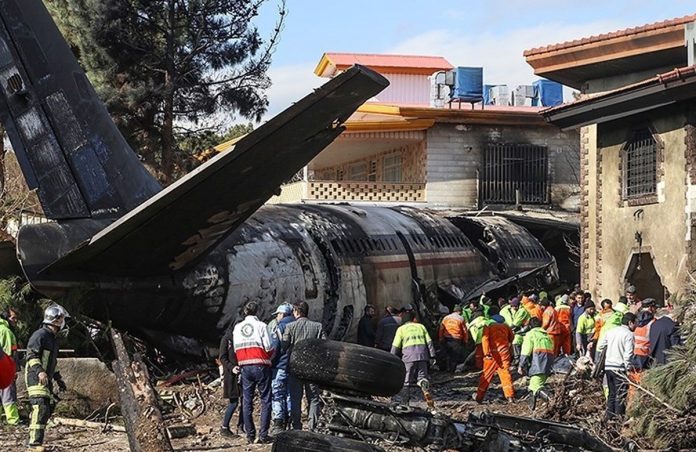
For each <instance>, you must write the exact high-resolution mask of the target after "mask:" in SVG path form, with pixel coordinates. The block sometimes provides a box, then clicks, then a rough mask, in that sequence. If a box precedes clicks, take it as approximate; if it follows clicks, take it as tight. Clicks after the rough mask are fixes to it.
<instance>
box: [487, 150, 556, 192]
mask: <svg viewBox="0 0 696 452" xmlns="http://www.w3.org/2000/svg"><path fill="white" fill-rule="evenodd" d="M482 173H483V174H481V198H482V200H483V202H486V203H494V204H495V203H500V204H514V203H515V202H516V193H517V191H518V190H519V192H520V198H521V199H520V201H521V202H522V203H525V204H546V203H548V202H549V196H548V150H547V148H546V147H545V146H535V145H533V144H502V143H490V144H489V145H488V147H487V148H486V151H485V152H484V154H483V171H482Z"/></svg>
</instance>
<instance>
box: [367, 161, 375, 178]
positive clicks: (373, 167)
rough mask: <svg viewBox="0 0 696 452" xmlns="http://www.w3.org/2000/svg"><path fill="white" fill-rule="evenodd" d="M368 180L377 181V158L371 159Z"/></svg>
mask: <svg viewBox="0 0 696 452" xmlns="http://www.w3.org/2000/svg"><path fill="white" fill-rule="evenodd" d="M367 180H369V181H370V182H376V181H377V160H370V171H369V172H368V174H367Z"/></svg>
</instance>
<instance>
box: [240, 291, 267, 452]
mask: <svg viewBox="0 0 696 452" xmlns="http://www.w3.org/2000/svg"><path fill="white" fill-rule="evenodd" d="M258 310H259V306H258V304H257V303H256V302H254V301H250V302H248V303H247V304H246V305H244V309H243V313H244V320H242V321H241V322H239V323H238V324H237V325H235V327H234V330H233V332H232V339H233V344H234V353H235V355H236V357H237V363H238V365H239V367H240V368H241V372H240V374H241V376H242V391H243V394H242V403H243V406H242V415H243V416H244V433H246V436H247V442H248V443H249V444H252V443H253V442H254V440H257V441H258V443H260V444H264V443H268V442H270V438H269V436H268V429H269V427H270V424H271V356H272V351H273V349H272V346H271V338H270V337H269V335H268V325H266V324H265V323H264V322H262V321H261V320H259V319H258V317H256V314H257V312H258ZM257 389H258V391H259V399H260V400H261V407H260V408H261V410H260V411H261V420H260V429H259V436H258V438H256V426H255V425H254V418H253V416H254V407H253V403H254V396H255V392H256V390H257Z"/></svg>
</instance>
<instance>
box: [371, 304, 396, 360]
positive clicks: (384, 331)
mask: <svg viewBox="0 0 696 452" xmlns="http://www.w3.org/2000/svg"><path fill="white" fill-rule="evenodd" d="M385 312H386V313H385V316H384V317H383V318H382V319H381V320H380V321H379V323H378V324H377V333H376V334H375V347H377V348H379V349H381V350H384V351H386V352H389V351H391V347H392V342H394V336H396V330H397V329H398V328H399V326H401V317H400V316H399V311H398V310H397V309H396V308H394V307H392V306H387V307H386V309H385Z"/></svg>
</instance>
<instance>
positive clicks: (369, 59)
mask: <svg viewBox="0 0 696 452" xmlns="http://www.w3.org/2000/svg"><path fill="white" fill-rule="evenodd" d="M325 55H326V57H327V58H328V59H329V60H330V61H331V63H333V64H334V65H335V66H336V67H342V66H345V67H348V66H352V65H353V64H362V65H363V66H368V67H370V66H377V67H395V68H397V67H398V68H414V69H424V68H427V69H435V70H437V69H441V70H449V69H452V68H453V66H452V65H451V64H450V63H449V61H447V60H446V59H444V58H443V57H440V56H420V55H380V54H369V53H338V52H327V53H326V54H325Z"/></svg>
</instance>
